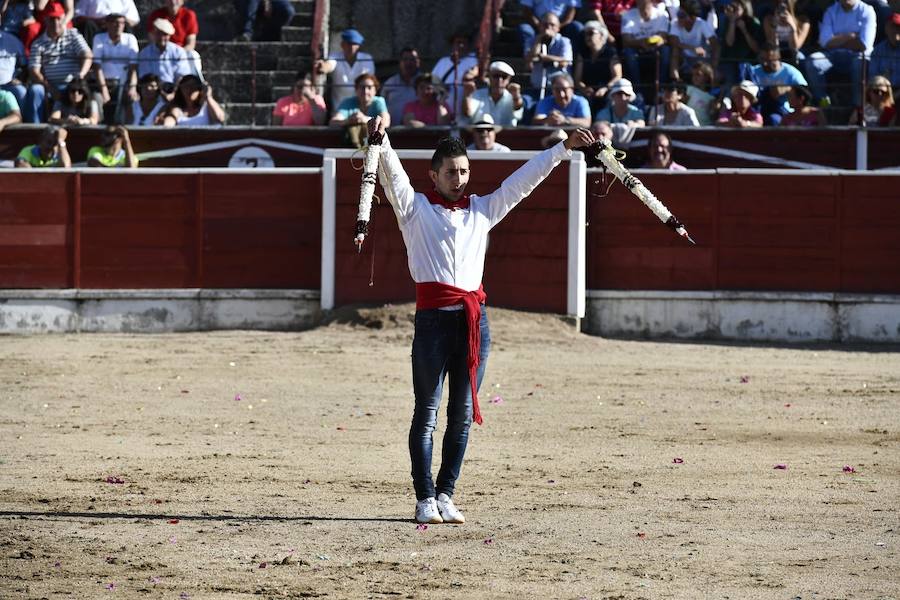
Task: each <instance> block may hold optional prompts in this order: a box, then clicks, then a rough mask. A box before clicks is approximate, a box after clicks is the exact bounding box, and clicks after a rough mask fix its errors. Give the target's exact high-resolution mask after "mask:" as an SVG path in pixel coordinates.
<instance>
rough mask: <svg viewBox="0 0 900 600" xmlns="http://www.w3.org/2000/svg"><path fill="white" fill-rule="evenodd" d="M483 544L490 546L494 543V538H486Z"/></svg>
mask: <svg viewBox="0 0 900 600" xmlns="http://www.w3.org/2000/svg"><path fill="white" fill-rule="evenodd" d="M484 543H485V545H487V546H490V545H491V544H493V543H494V538H487V539H486V540H484Z"/></svg>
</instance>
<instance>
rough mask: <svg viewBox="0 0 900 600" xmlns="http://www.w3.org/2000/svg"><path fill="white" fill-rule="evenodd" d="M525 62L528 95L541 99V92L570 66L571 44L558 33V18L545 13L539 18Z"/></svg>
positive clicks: (553, 14) (552, 14) (550, 13)
mask: <svg viewBox="0 0 900 600" xmlns="http://www.w3.org/2000/svg"><path fill="white" fill-rule="evenodd" d="M525 60H526V61H527V62H529V63H531V82H530V86H531V87H530V89H529V93H530V94H531V95H532V96H534V97H541V94H542V90H545V89H546V88H547V87H548V86H550V82H551V81H553V78H554V77H555V76H556V75H557V74H558V73H563V72H566V71H567V70H568V68H569V65H571V64H572V42H571V41H570V40H569V38H567V37H563V36H562V35H560V33H559V17H557V16H556V13H553V12H547V13H545V14H544V15H543V16H542V17H541V22H540V27H539V29H538V32H537V35H536V36H535V37H534V42H533V43H532V44H531V47H530V48H528V49H527V51H526V53H525Z"/></svg>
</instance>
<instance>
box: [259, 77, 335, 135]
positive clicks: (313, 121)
mask: <svg viewBox="0 0 900 600" xmlns="http://www.w3.org/2000/svg"><path fill="white" fill-rule="evenodd" d="M325 113H326V108H325V99H324V98H322V96H320V95H319V94H318V93H317V92H316V85H315V82H314V81H313V78H312V74H310V73H306V72H301V73H299V74H298V75H297V81H295V82H294V89H293V91H292V92H291V95H290V96H284V97H283V98H279V99H278V101H277V102H276V103H275V109H274V110H273V111H272V125H284V126H285V127H309V126H310V125H324V124H325V118H326V114H325Z"/></svg>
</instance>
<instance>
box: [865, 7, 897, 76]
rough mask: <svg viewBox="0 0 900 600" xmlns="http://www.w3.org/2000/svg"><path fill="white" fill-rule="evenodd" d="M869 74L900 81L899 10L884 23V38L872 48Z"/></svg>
mask: <svg viewBox="0 0 900 600" xmlns="http://www.w3.org/2000/svg"><path fill="white" fill-rule="evenodd" d="M869 74H870V75H873V76H874V75H881V76H882V77H887V78H888V79H889V80H890V81H894V82H900V12H896V13H894V14H893V15H891V17H890V18H889V19H888V20H887V22H886V23H885V24H884V39H883V40H882V41H881V43H879V44H878V45H877V46H875V49H874V50H872V57H871V61H870V62H869Z"/></svg>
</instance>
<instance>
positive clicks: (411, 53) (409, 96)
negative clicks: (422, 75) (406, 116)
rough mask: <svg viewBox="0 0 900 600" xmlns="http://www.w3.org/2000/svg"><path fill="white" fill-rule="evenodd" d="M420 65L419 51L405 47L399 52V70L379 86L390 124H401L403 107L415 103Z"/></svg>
mask: <svg viewBox="0 0 900 600" xmlns="http://www.w3.org/2000/svg"><path fill="white" fill-rule="evenodd" d="M420 65H421V61H420V60H419V51H418V50H416V49H415V48H411V47H409V46H407V47H406V48H404V49H403V50H401V51H400V65H399V66H400V70H399V71H398V72H397V73H396V74H394V75H391V76H390V77H388V79H387V81H385V82H384V85H383V86H381V97H382V98H384V101H385V102H387V106H388V112H389V113H391V123H397V124H399V123H402V122H403V107H404V106H406V105H407V103H409V102H415V101H416V97H417V95H416V76H417V75H418V74H419V66H420Z"/></svg>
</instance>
